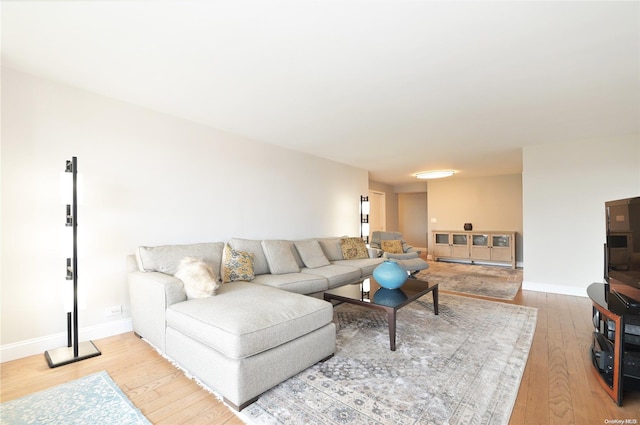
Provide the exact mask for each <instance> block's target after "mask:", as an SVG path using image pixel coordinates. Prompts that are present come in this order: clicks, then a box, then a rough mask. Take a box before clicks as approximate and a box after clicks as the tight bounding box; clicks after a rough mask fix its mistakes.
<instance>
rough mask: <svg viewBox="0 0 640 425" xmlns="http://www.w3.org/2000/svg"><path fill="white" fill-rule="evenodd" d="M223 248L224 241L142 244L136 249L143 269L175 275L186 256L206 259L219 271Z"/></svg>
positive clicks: (137, 257) (140, 266)
mask: <svg viewBox="0 0 640 425" xmlns="http://www.w3.org/2000/svg"><path fill="white" fill-rule="evenodd" d="M223 249H224V242H212V243H198V244H192V245H162V246H141V247H138V249H137V251H136V259H137V261H138V267H139V268H140V270H141V271H145V272H161V273H166V274H170V275H174V274H175V273H176V271H178V266H179V265H180V261H182V259H183V258H184V257H196V258H201V259H202V260H204V261H205V262H206V263H207V264H209V265H210V266H211V268H212V269H213V270H214V271H215V272H216V273H219V272H220V265H221V263H222V250H223Z"/></svg>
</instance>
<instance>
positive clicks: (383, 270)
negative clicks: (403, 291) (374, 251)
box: [373, 259, 409, 289]
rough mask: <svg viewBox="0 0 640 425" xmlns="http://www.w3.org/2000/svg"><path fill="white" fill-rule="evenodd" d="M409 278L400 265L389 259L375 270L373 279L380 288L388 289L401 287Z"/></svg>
mask: <svg viewBox="0 0 640 425" xmlns="http://www.w3.org/2000/svg"><path fill="white" fill-rule="evenodd" d="M408 277H409V276H408V275H407V272H406V271H405V270H404V269H403V268H402V267H400V265H399V264H398V263H397V262H395V261H393V260H391V259H389V260H385V261H384V262H383V263H382V264H380V265H379V266H378V267H376V268H375V269H374V270H373V278H374V279H375V280H376V282H378V284H379V285H380V286H382V287H383V288H387V289H397V288H399V287H401V286H402V285H403V284H404V282H405V281H406V280H407V278H408Z"/></svg>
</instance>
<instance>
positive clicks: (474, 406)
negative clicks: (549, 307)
mask: <svg viewBox="0 0 640 425" xmlns="http://www.w3.org/2000/svg"><path fill="white" fill-rule="evenodd" d="M431 300H432V298H431V294H428V295H425V297H423V298H421V299H420V300H418V301H416V302H414V303H411V304H409V305H407V306H405V307H403V308H402V309H400V310H399V311H398V321H397V331H398V333H397V348H396V351H395V352H393V351H390V350H389V334H388V328H387V320H386V315H385V314H384V313H381V312H379V311H377V310H373V309H367V308H364V307H359V306H354V305H351V304H341V305H338V306H336V307H335V309H334V320H335V321H336V324H337V326H338V331H337V351H336V354H335V356H334V357H332V358H331V359H329V360H327V361H326V362H324V363H318V364H316V365H314V366H312V367H311V368H309V369H307V370H305V371H304V372H301V373H300V374H298V375H296V376H294V377H293V378H291V379H289V380H287V381H285V382H283V383H282V384H280V385H278V386H276V387H275V388H273V389H271V390H269V391H268V392H266V393H265V394H263V395H262V396H261V397H260V398H259V400H258V401H257V402H256V403H254V404H252V405H250V406H249V407H247V408H246V409H245V410H243V411H242V412H240V415H241V417H242V419H243V420H245V421H246V422H247V423H250V424H256V425H257V424H314V425H316V424H354V425H357V424H393V425H398V424H450V425H463V424H474V425H475V424H491V425H500V424H508V422H509V417H510V415H511V411H512V409H513V405H514V403H515V399H516V396H517V394H518V388H519V386H520V380H521V378H522V373H523V371H524V367H525V365H526V363H527V357H528V355H529V349H530V347H531V341H532V339H533V333H534V330H535V324H536V319H537V310H536V309H534V308H530V307H522V306H516V305H511V304H506V303H500V302H495V301H487V300H480V299H474V298H468V297H461V296H457V295H450V294H441V296H440V303H439V309H440V314H439V315H438V316H435V315H434V314H433V304H432V301H431Z"/></svg>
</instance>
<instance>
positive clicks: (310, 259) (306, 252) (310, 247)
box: [295, 240, 331, 269]
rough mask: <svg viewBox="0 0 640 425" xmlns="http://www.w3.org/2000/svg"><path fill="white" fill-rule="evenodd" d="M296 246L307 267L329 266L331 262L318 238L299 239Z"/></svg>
mask: <svg viewBox="0 0 640 425" xmlns="http://www.w3.org/2000/svg"><path fill="white" fill-rule="evenodd" d="M295 246H296V249H297V250H298V254H300V258H302V262H303V263H304V265H305V266H306V267H308V268H310V269H315V268H317V267H322V266H328V265H330V264H331V263H330V262H329V260H328V259H327V257H326V256H325V255H324V251H322V247H321V246H320V242H318V241H316V240H310V241H297V242H295Z"/></svg>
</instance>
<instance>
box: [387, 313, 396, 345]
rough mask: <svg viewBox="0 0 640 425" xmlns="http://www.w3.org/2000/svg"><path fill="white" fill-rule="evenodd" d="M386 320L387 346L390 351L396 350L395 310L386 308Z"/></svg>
mask: <svg viewBox="0 0 640 425" xmlns="http://www.w3.org/2000/svg"><path fill="white" fill-rule="evenodd" d="M387 322H389V346H390V348H391V351H396V311H395V310H394V309H389V310H387Z"/></svg>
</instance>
